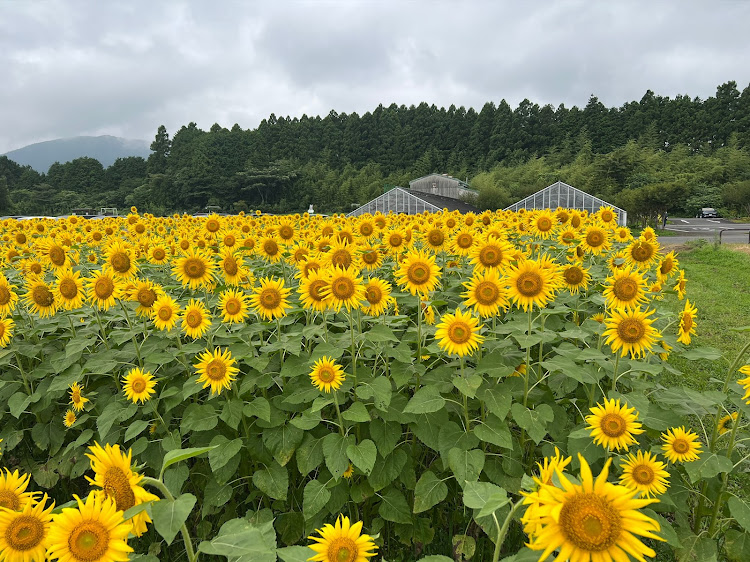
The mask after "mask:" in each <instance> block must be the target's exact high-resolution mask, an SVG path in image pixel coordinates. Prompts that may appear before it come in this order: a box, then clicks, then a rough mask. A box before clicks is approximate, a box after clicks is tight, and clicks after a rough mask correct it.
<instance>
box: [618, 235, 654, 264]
mask: <svg viewBox="0 0 750 562" xmlns="http://www.w3.org/2000/svg"><path fill="white" fill-rule="evenodd" d="M658 252H659V243H658V242H657V241H656V239H653V240H647V239H646V238H644V237H643V236H641V237H640V238H639V239H638V240H633V242H632V243H631V244H630V246H628V247H627V248H625V259H626V262H627V263H628V265H633V266H635V267H637V268H638V269H648V268H650V267H651V266H652V265H653V263H654V262H655V261H657V260H658V259H659V256H658Z"/></svg>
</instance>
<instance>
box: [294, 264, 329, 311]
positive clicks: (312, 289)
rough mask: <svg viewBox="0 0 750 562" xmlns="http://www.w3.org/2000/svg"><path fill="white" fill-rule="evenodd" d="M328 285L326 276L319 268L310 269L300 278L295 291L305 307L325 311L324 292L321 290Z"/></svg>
mask: <svg viewBox="0 0 750 562" xmlns="http://www.w3.org/2000/svg"><path fill="white" fill-rule="evenodd" d="M327 286H328V281H327V276H326V275H325V273H324V272H322V271H320V270H319V269H314V270H311V271H310V273H309V274H308V275H306V276H303V277H302V278H301V279H300V282H299V287H297V292H298V293H299V297H300V302H301V303H302V307H303V308H305V309H308V310H309V309H312V310H315V311H317V312H325V311H326V310H327V309H328V304H327V302H326V297H325V294H324V293H323V292H322V291H323V289H324V288H325V287H327Z"/></svg>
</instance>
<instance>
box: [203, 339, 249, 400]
mask: <svg viewBox="0 0 750 562" xmlns="http://www.w3.org/2000/svg"><path fill="white" fill-rule="evenodd" d="M198 359H200V361H199V362H198V363H196V364H195V365H194V367H195V368H196V370H197V371H198V374H199V375H200V377H199V378H198V381H197V382H198V384H200V383H203V388H208V387H209V386H210V387H211V394H221V391H222V390H223V389H225V388H226V389H227V390H228V389H229V388H230V387H231V386H232V382H233V381H234V379H235V378H236V377H237V373H239V372H240V370H239V368H238V367H236V366H235V363H236V362H237V361H236V360H234V359H232V353H231V352H230V351H229V350H228V349H226V350H224V351H222V350H221V348H219V347H216V348H214V350H213V352H211V351H209V350H205V351H204V352H203V353H201V354H200V355H199V356H198Z"/></svg>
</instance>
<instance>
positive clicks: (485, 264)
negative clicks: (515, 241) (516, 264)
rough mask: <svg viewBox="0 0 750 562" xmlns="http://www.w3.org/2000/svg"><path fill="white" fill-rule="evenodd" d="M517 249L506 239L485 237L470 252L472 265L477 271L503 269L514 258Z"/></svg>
mask: <svg viewBox="0 0 750 562" xmlns="http://www.w3.org/2000/svg"><path fill="white" fill-rule="evenodd" d="M515 253H516V248H515V247H514V246H513V245H512V244H511V243H510V242H508V241H507V240H505V239H504V238H497V237H495V236H483V237H482V238H480V239H479V240H477V242H476V243H475V244H474V246H473V247H472V248H471V251H470V252H469V256H471V263H472V264H473V265H474V269H475V270H477V271H484V270H486V269H503V268H505V267H506V266H507V265H508V264H509V263H510V262H511V260H512V259H513V258H514V255H515Z"/></svg>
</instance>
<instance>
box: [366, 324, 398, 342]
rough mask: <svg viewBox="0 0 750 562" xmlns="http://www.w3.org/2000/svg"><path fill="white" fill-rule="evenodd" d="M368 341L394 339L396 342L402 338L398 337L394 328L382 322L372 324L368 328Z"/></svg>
mask: <svg viewBox="0 0 750 562" xmlns="http://www.w3.org/2000/svg"><path fill="white" fill-rule="evenodd" d="M366 335H367V341H373V342H375V341H377V342H382V341H392V342H394V343H398V342H399V341H400V340H399V339H398V338H397V337H396V334H394V333H393V330H391V329H390V328H389V327H388V326H383V325H382V324H374V325H372V326H370V328H369V329H368V330H367V334H366Z"/></svg>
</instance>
